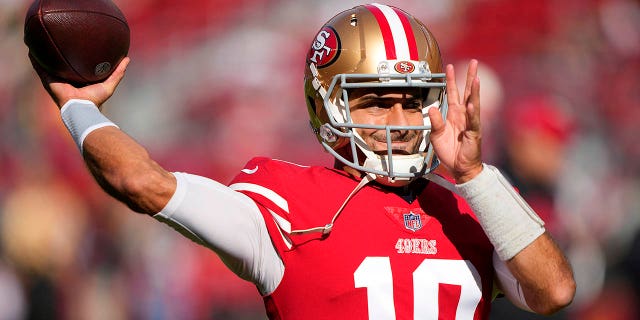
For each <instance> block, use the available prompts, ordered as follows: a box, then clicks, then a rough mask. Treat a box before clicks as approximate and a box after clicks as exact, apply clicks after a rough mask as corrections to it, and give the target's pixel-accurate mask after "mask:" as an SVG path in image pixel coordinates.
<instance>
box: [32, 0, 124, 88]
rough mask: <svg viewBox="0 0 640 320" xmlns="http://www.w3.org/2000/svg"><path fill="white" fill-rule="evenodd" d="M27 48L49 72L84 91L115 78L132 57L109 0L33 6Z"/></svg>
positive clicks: (43, 1)
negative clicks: (115, 71) (93, 85)
mask: <svg viewBox="0 0 640 320" xmlns="http://www.w3.org/2000/svg"><path fill="white" fill-rule="evenodd" d="M24 42H25V44H26V45H27V47H29V54H30V55H31V56H32V57H33V59H34V60H35V61H36V62H37V63H38V64H39V65H40V66H41V67H42V68H43V69H44V70H45V71H47V72H48V73H49V74H51V75H53V76H56V77H59V78H62V79H64V80H66V81H68V82H70V83H72V84H74V85H76V86H82V85H87V84H91V83H95V82H100V81H102V80H104V79H106V78H107V77H108V76H109V75H111V73H112V72H113V70H114V69H115V67H116V66H117V65H118V63H120V61H121V60H122V59H123V58H124V57H125V56H126V55H127V54H128V52H129V42H130V31H129V25H128V23H127V20H126V18H125V16H124V14H123V13H122V11H120V9H119V8H118V6H116V4H115V3H113V2H112V1H111V0H35V1H34V2H33V3H32V4H31V6H30V7H29V10H28V11H27V16H26V17H25V22H24Z"/></svg>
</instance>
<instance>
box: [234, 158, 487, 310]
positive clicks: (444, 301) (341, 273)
mask: <svg viewBox="0 0 640 320" xmlns="http://www.w3.org/2000/svg"><path fill="white" fill-rule="evenodd" d="M246 168H247V169H255V168H257V171H255V173H251V174H247V173H241V174H240V175H238V176H237V177H236V178H235V179H234V181H233V182H232V183H250V184H256V185H260V186H262V187H264V188H266V189H268V190H271V191H273V192H275V193H276V194H277V195H279V196H280V197H281V199H284V200H286V202H282V201H281V199H276V198H277V197H273V196H265V193H261V194H258V193H253V192H248V191H246V192H245V194H247V195H248V196H249V197H251V198H252V199H254V200H255V201H256V203H258V204H259V206H260V207H261V208H262V212H263V214H264V218H265V220H266V222H267V227H268V229H269V233H270V234H271V237H272V240H273V242H274V244H275V246H276V248H277V250H278V252H279V254H280V255H281V257H282V259H283V261H284V264H285V273H284V278H283V280H282V282H281V283H280V285H279V287H278V288H277V289H276V290H275V292H273V293H272V294H271V295H269V296H267V297H265V304H266V309H267V312H268V314H269V317H270V319H343V318H344V317H345V315H349V319H368V318H369V317H372V315H370V314H369V311H368V310H373V311H372V312H379V310H376V309H375V308H377V307H381V306H389V310H390V312H391V313H393V314H394V315H395V317H396V319H414V307H418V308H428V307H431V308H432V309H433V310H434V312H436V313H437V312H439V315H438V316H439V317H440V319H454V318H455V317H456V313H457V312H461V313H462V312H468V313H469V317H468V318H469V319H471V318H473V319H487V318H488V314H489V308H490V303H491V292H492V283H493V267H492V261H491V260H492V251H493V248H492V246H491V245H490V243H489V241H488V239H487V238H486V236H485V234H484V232H483V230H482V229H481V228H480V226H479V224H478V222H477V220H476V218H475V216H474V215H473V214H471V213H470V212H471V210H470V209H469V207H468V206H467V205H466V203H464V202H463V201H462V200H461V199H460V198H458V197H457V196H455V195H454V194H452V193H450V192H449V191H447V190H445V189H443V188H441V187H439V186H437V185H435V184H429V185H427V187H426V188H425V189H424V191H423V192H422V193H421V194H420V196H419V197H418V198H417V200H416V201H413V202H411V203H409V202H407V201H405V200H404V199H403V198H401V197H400V196H398V195H397V194H395V193H393V192H389V191H388V190H387V189H383V188H380V187H377V186H374V185H369V186H365V187H364V188H363V189H361V190H360V191H359V192H358V193H356V195H355V196H354V197H353V198H352V199H351V200H349V202H348V203H347V205H346V207H345V208H344V210H343V211H342V213H341V214H340V216H339V217H338V219H337V220H336V223H335V225H334V227H333V231H332V232H331V233H330V234H329V235H328V236H326V237H323V236H322V235H321V234H319V233H318V234H311V235H304V236H291V240H292V242H293V246H292V247H291V248H289V247H288V246H287V244H286V242H285V241H283V237H282V235H281V232H283V231H287V230H282V229H279V228H278V225H277V224H276V222H275V221H274V219H273V216H272V213H271V212H273V213H275V214H277V215H278V216H280V217H282V218H284V219H286V220H287V221H288V222H290V223H291V226H292V229H294V230H295V229H307V228H312V227H317V226H323V225H325V224H327V223H329V222H330V221H331V218H332V217H333V215H334V214H335V212H336V210H338V208H339V207H340V206H341V204H342V203H343V201H344V200H345V199H346V197H347V195H348V194H349V193H350V192H351V191H352V190H353V189H354V188H355V186H356V185H357V184H358V181H356V180H355V179H353V178H351V177H350V176H347V175H345V174H344V173H343V172H341V171H335V170H331V169H327V168H323V167H301V166H297V165H294V164H290V163H286V162H280V161H275V160H269V159H265V158H256V159H254V160H252V161H250V162H249V163H248V164H247V166H246ZM284 203H286V205H285V204H284ZM270 211H271V212H270ZM400 216H402V218H401V219H398V218H397V217H400ZM418 217H419V218H418ZM404 220H407V222H406V223H405V222H404ZM405 225H406V226H405ZM411 229H417V230H416V231H412V230H411ZM385 266H388V269H385V268H384V267H385ZM449 266H451V268H449ZM471 270H473V271H471ZM474 275H475V276H476V277H475V278H474ZM414 277H417V278H415V279H414ZM385 279H387V280H389V281H388V284H387V286H386V289H385V287H384V281H382V282H381V280H385ZM443 284H444V285H443ZM429 289H431V290H429ZM376 292H378V293H383V294H385V293H386V294H388V296H386V297H384V296H381V298H379V299H374V298H373V297H375V294H376ZM473 292H476V293H477V299H478V300H477V301H476V300H474V299H469V298H468V296H469V293H473ZM414 293H415V294H419V295H420V297H421V298H418V297H416V296H415V295H414ZM465 297H467V298H465ZM385 298H387V299H385ZM368 299H372V300H371V301H369V300H368ZM414 299H417V300H418V301H417V306H414V304H415V303H414ZM459 301H460V303H458V302H459ZM476 302H477V304H476ZM459 305H460V306H461V307H460V308H461V309H460V310H458V311H456V310H457V309H458V306H459ZM370 308H373V309H370ZM426 312H428V311H425V313H426Z"/></svg>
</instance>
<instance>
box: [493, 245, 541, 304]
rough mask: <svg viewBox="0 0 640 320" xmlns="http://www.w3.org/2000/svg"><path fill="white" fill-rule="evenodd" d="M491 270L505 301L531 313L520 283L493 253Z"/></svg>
mask: <svg viewBox="0 0 640 320" xmlns="http://www.w3.org/2000/svg"><path fill="white" fill-rule="evenodd" d="M493 268H494V270H495V271H496V278H497V281H498V286H499V287H500V291H502V293H504V295H505V296H506V297H507V299H509V301H511V303H513V305H515V306H517V307H518V308H520V309H523V310H527V311H531V312H533V311H532V310H531V308H529V306H528V305H527V301H526V300H525V298H524V292H522V287H521V286H520V282H518V280H517V279H516V278H515V277H514V276H513V274H511V271H509V268H508V267H507V264H506V263H505V262H504V261H503V260H502V259H500V257H499V256H498V254H497V253H496V252H495V251H494V252H493Z"/></svg>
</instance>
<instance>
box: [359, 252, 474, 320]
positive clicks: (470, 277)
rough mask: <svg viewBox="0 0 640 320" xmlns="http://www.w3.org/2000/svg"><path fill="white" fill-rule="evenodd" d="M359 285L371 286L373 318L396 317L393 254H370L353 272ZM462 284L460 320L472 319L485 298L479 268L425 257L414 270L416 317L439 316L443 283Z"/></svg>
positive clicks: (369, 299) (417, 319) (419, 319)
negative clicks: (439, 299) (392, 270)
mask: <svg viewBox="0 0 640 320" xmlns="http://www.w3.org/2000/svg"><path fill="white" fill-rule="evenodd" d="M353 278H354V281H355V286H356V288H367V303H368V310H369V319H370V320H394V319H395V318H396V313H395V306H394V303H393V275H392V273H391V262H390V260H389V257H367V258H365V259H364V260H363V261H362V263H360V266H359V267H358V269H356V271H355V273H354V274H353ZM441 283H443V284H453V285H459V286H460V287H461V290H460V300H459V302H458V306H457V308H456V317H455V319H456V320H472V319H473V315H474V313H475V311H476V307H477V306H478V303H479V302H480V298H481V297H482V283H481V281H480V275H479V274H478V270H476V268H475V267H474V266H473V264H471V262H470V261H467V260H444V259H425V260H424V261H423V262H422V263H421V264H420V265H419V266H418V268H417V269H416V270H415V271H414V272H413V286H414V288H413V299H414V300H413V305H414V307H413V308H414V310H413V311H414V312H413V314H414V319H415V320H427V319H429V320H431V319H434V320H436V319H438V312H439V310H438V287H439V284H441Z"/></svg>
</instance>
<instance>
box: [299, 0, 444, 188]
mask: <svg viewBox="0 0 640 320" xmlns="http://www.w3.org/2000/svg"><path fill="white" fill-rule="evenodd" d="M361 88H411V89H412V90H415V89H416V88H421V89H420V90H419V91H420V92H421V95H420V98H421V99H422V102H423V106H424V107H423V108H422V114H423V119H424V125H422V126H392V125H366V124H356V123H353V121H351V117H350V107H349V93H350V91H351V90H353V89H361ZM444 92H445V81H444V73H443V67H442V60H441V57H440V49H439V48H438V44H437V42H436V40H435V38H434V37H433V35H432V34H431V32H430V31H429V30H428V29H427V27H425V25H424V24H422V22H420V21H419V20H417V19H416V18H415V17H413V16H412V15H410V14H408V13H406V12H404V11H402V10H400V9H398V8H395V7H391V6H386V5H381V4H369V5H360V6H357V7H354V8H352V9H349V10H346V11H343V12H341V13H339V14H338V15H336V16H335V17H333V18H332V19H331V20H329V21H328V22H327V23H326V24H325V25H324V26H322V28H321V29H320V31H319V32H318V33H317V35H316V37H315V39H314V40H313V42H312V44H311V47H310V49H309V53H308V55H307V60H306V69H305V94H306V100H307V107H308V111H309V115H310V119H311V127H312V129H313V130H314V132H315V134H316V136H317V138H318V140H319V141H320V143H321V144H322V146H323V147H324V148H325V149H326V150H327V151H328V152H330V153H331V154H332V155H333V156H334V157H336V159H338V160H339V161H341V162H342V163H344V164H346V165H348V166H350V167H352V168H355V169H357V170H359V171H363V172H367V173H372V174H375V175H377V176H386V177H388V181H389V182H391V183H393V182H394V181H396V180H412V179H414V178H416V177H420V176H423V175H425V174H426V173H429V172H430V171H432V170H433V169H435V167H436V166H437V165H438V160H437V159H436V158H435V155H434V151H433V148H432V147H431V144H430V143H429V133H430V131H431V122H430V121H429V117H428V115H427V110H428V109H429V108H431V107H436V108H439V109H440V111H441V112H442V114H443V116H446V109H447V106H446V99H445V94H444ZM358 128H364V129H375V130H385V131H386V134H387V137H388V136H390V133H391V132H392V131H394V130H417V131H421V132H422V135H421V139H422V140H421V142H420V143H419V147H418V149H417V150H415V151H414V153H413V154H409V155H407V154H394V153H393V152H392V149H391V143H389V142H390V141H389V140H388V143H387V152H386V154H380V152H378V153H375V152H373V151H372V150H371V148H370V147H369V146H368V145H367V144H366V143H365V142H364V141H363V139H362V138H361V137H360V136H359V134H358V132H357V130H356V129H358ZM387 139H388V138H387ZM343 148H347V149H343ZM337 151H341V152H337ZM345 151H346V152H345ZM345 155H348V156H347V157H345ZM378 180H379V179H378Z"/></svg>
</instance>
